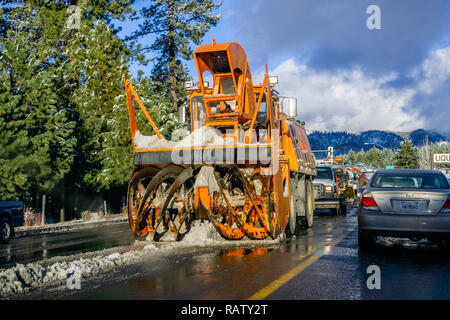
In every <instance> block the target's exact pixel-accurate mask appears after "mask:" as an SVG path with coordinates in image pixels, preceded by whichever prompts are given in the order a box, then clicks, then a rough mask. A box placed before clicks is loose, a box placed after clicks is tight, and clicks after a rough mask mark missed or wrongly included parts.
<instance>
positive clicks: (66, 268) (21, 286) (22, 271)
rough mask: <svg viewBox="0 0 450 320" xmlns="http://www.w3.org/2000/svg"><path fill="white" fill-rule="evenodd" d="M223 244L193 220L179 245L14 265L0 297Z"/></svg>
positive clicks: (0, 282)
mask: <svg viewBox="0 0 450 320" xmlns="http://www.w3.org/2000/svg"><path fill="white" fill-rule="evenodd" d="M218 240H223V239H222V238H221V237H220V235H219V234H218V233H217V231H216V229H215V228H214V226H213V225H212V223H211V222H210V221H201V220H196V221H194V222H193V224H192V227H191V230H190V231H189V233H188V234H187V235H186V236H185V238H184V239H183V241H181V242H170V243H158V246H156V245H155V243H154V242H150V243H149V244H147V245H146V246H144V248H143V249H142V250H134V251H128V252H125V253H119V252H115V253H112V254H109V255H107V256H102V255H99V256H96V257H93V258H87V259H83V258H80V259H77V260H74V261H70V262H66V261H63V262H55V263H53V264H50V265H48V266H45V265H42V264H39V263H29V264H26V265H24V264H17V265H15V266H14V267H12V268H9V269H6V270H3V271H0V297H8V296H11V295H15V294H20V293H26V292H28V291H30V290H31V289H35V288H38V287H42V286H45V285H52V284H60V285H61V284H62V285H63V284H64V281H67V280H68V279H69V278H71V277H72V276H73V275H74V274H75V273H76V272H77V273H78V274H79V275H80V276H81V279H84V278H89V277H91V276H95V275H97V274H100V273H102V272H105V271H108V270H111V269H113V268H115V267H118V266H124V265H127V264H131V263H134V262H137V261H138V260H139V259H142V258H145V257H148V256H149V255H159V254H167V253H169V252H171V251H175V250H177V249H182V248H186V247H193V246H195V247H198V246H208V245H209V244H211V242H212V241H218Z"/></svg>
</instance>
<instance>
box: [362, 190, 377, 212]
mask: <svg viewBox="0 0 450 320" xmlns="http://www.w3.org/2000/svg"><path fill="white" fill-rule="evenodd" d="M361 205H362V206H363V208H364V209H372V210H373V209H378V205H377V203H376V202H375V199H374V198H373V197H372V194H371V193H366V194H363V197H362V198H361Z"/></svg>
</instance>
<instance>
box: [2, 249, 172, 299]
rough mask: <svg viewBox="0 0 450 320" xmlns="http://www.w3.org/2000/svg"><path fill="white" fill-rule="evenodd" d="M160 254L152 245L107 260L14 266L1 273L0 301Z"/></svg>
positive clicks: (117, 254) (93, 259) (100, 258)
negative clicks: (75, 275)
mask: <svg viewBox="0 0 450 320" xmlns="http://www.w3.org/2000/svg"><path fill="white" fill-rule="evenodd" d="M158 251H161V252H163V251H164V249H158V248H157V247H156V246H155V245H147V246H146V247H144V249H143V250H139V251H129V252H126V253H119V252H115V253H112V254H110V255H108V256H97V257H94V258H89V259H83V258H81V259H78V260H74V261H70V262H66V261H64V262H56V263H53V264H51V265H48V266H43V265H41V264H39V263H29V264H26V265H23V264H17V265H16V266H14V267H12V268H9V269H6V270H3V271H1V272H0V297H7V296H11V295H14V294H18V293H24V292H28V291H29V290H30V289H35V288H38V287H41V286H45V285H50V284H58V283H59V282H62V281H67V280H68V279H69V278H71V277H72V276H73V275H74V274H75V273H78V274H79V275H80V276H81V278H82V279H83V278H88V277H90V276H94V275H96V274H99V273H101V272H105V271H107V270H110V269H113V268H114V267H118V266H123V265H126V264H130V263H133V262H135V261H137V260H138V259H140V258H142V257H145V256H148V254H149V253H153V252H154V253H157V252H158Z"/></svg>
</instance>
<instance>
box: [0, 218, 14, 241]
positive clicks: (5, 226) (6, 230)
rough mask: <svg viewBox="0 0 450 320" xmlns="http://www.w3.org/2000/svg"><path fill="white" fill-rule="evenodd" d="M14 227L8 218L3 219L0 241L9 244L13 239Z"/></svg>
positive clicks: (0, 226) (0, 227)
mask: <svg viewBox="0 0 450 320" xmlns="http://www.w3.org/2000/svg"><path fill="white" fill-rule="evenodd" d="M11 234H12V226H11V222H9V219H8V218H5V217H3V218H2V219H1V221H0V241H1V243H3V244H7V243H8V242H9V240H10V239H11Z"/></svg>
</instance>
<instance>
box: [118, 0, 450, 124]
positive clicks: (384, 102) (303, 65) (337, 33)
mask: <svg viewBox="0 0 450 320" xmlns="http://www.w3.org/2000/svg"><path fill="white" fill-rule="evenodd" d="M145 2H146V1H136V3H135V5H134V6H135V8H136V9H139V8H140V7H142V5H143V4H144V3H145ZM369 5H378V6H379V7H380V11H381V19H380V21H381V29H380V30H369V29H368V28H367V26H366V20H367V19H368V18H369V16H370V14H367V13H366V9H367V7H368V6H369ZM218 13H220V14H221V15H222V18H221V20H220V22H219V24H218V25H217V26H216V27H215V28H212V29H211V30H210V31H209V32H208V33H207V34H206V35H205V37H204V39H203V43H210V42H211V41H212V39H213V38H214V39H215V40H216V42H218V43H221V42H230V41H235V42H238V43H240V44H241V45H242V46H243V48H244V49H245V51H246V53H247V55H248V59H249V63H250V68H251V71H252V74H253V79H254V82H260V81H262V76H263V69H264V63H267V64H268V67H269V73H271V74H273V75H278V76H279V81H280V82H279V84H278V87H277V90H278V91H279V92H280V93H281V94H282V95H290V96H294V97H297V98H298V99H299V118H300V119H302V120H304V121H306V123H307V127H308V129H310V130H346V131H351V132H355V131H360V130H368V129H381V130H392V131H410V130H414V129H417V128H422V127H423V128H426V129H432V130H437V131H440V132H450V126H449V125H448V122H449V120H450V1H447V0H433V1H421V0H396V1H392V0H370V1H366V0H340V1H336V0H290V1H289V0H277V1H273V0H224V1H223V5H222V7H221V8H220V10H218ZM137 24H138V23H137V22H127V23H126V24H125V25H123V32H122V33H121V35H122V34H126V33H129V32H132V31H133V30H134V29H135V28H137ZM151 41H152V38H151V37H149V38H146V39H142V40H141V42H151ZM186 63H187V65H188V67H189V69H190V70H191V76H192V77H193V78H194V79H197V78H198V77H197V75H196V74H195V68H194V65H193V63H192V61H187V62H186ZM137 68H140V69H143V70H144V71H145V72H150V69H151V66H147V67H139V66H134V67H133V70H136V69H137Z"/></svg>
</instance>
